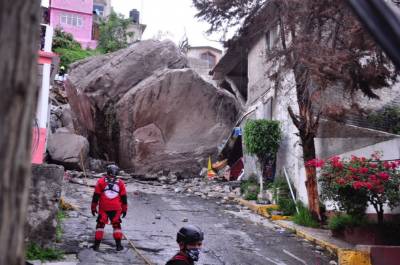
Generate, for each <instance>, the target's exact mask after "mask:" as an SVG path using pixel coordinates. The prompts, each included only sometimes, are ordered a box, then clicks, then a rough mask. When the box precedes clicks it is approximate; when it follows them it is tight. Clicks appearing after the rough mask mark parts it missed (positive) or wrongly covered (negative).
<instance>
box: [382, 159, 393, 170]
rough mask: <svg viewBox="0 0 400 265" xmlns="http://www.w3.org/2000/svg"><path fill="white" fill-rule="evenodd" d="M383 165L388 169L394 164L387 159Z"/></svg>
mask: <svg viewBox="0 0 400 265" xmlns="http://www.w3.org/2000/svg"><path fill="white" fill-rule="evenodd" d="M383 167H384V168H386V169H389V168H391V167H392V165H391V164H390V163H389V162H387V161H385V162H383Z"/></svg>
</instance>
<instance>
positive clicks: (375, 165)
mask: <svg viewBox="0 0 400 265" xmlns="http://www.w3.org/2000/svg"><path fill="white" fill-rule="evenodd" d="M369 166H370V167H371V168H377V167H378V164H377V163H370V164H369Z"/></svg>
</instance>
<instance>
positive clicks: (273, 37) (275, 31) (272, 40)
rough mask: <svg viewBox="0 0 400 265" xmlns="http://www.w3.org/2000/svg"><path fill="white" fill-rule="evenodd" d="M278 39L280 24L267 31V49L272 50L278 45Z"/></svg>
mask: <svg viewBox="0 0 400 265" xmlns="http://www.w3.org/2000/svg"><path fill="white" fill-rule="evenodd" d="M278 41H279V27H278V25H276V26H274V27H271V29H270V30H268V31H267V32H266V33H265V45H266V50H267V51H272V50H273V49H274V48H276V46H277V45H278Z"/></svg>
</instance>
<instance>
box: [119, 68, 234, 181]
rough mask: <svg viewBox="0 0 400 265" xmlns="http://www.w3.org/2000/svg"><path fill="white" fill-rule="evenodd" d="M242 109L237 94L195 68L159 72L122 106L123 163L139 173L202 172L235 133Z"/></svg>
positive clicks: (134, 89) (120, 151) (120, 124)
mask: <svg viewBox="0 0 400 265" xmlns="http://www.w3.org/2000/svg"><path fill="white" fill-rule="evenodd" d="M237 109H238V108H237V105H236V101H235V99H234V98H233V97H231V96H230V95H229V94H228V93H227V92H225V91H223V90H218V89H217V88H215V87H214V86H213V85H211V84H210V83H208V82H206V81H204V80H203V79H202V78H201V77H200V76H199V75H198V74H197V73H196V72H194V71H193V70H191V69H180V70H165V71H163V72H161V73H158V74H155V75H153V76H151V77H150V78H148V79H146V80H145V81H143V82H142V83H140V84H138V85H137V86H135V87H134V88H132V89H131V90H130V91H129V92H128V93H126V94H125V96H124V97H123V98H122V99H121V100H120V101H119V102H118V103H117V104H116V117H117V119H118V122H119V123H118V124H119V130H120V138H119V162H120V164H121V165H122V166H124V167H133V168H134V169H135V172H137V173H147V172H150V171H151V172H158V171H159V170H162V169H169V170H171V171H179V170H182V169H187V170H189V171H190V172H191V173H193V172H195V173H196V174H197V173H198V171H199V170H200V169H201V168H202V166H204V165H206V160H207V158H208V156H207V154H213V153H215V152H216V149H217V145H218V143H220V142H222V140H223V139H224V138H226V137H227V136H228V134H229V133H230V131H231V128H232V126H233V124H234V122H235V121H236V116H237V112H238V111H237Z"/></svg>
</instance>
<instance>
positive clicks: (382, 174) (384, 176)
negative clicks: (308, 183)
mask: <svg viewBox="0 0 400 265" xmlns="http://www.w3.org/2000/svg"><path fill="white" fill-rule="evenodd" d="M377 175H378V177H379V178H380V179H381V180H384V181H386V180H388V179H389V177H390V176H389V174H388V173H386V172H379V173H378V174H377Z"/></svg>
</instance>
